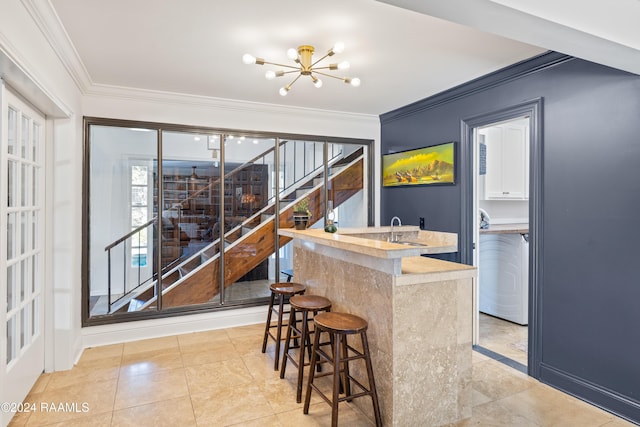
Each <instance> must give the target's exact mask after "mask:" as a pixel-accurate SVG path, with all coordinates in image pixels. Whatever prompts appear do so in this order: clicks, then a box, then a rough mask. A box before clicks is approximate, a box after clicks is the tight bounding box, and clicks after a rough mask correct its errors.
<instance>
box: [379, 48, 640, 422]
mask: <svg viewBox="0 0 640 427" xmlns="http://www.w3.org/2000/svg"><path fill="white" fill-rule="evenodd" d="M554 55H555V56H554ZM559 57H560V55H558V54H548V55H545V56H543V57H540V58H536V59H534V60H533V61H530V62H525V63H522V64H518V65H517V66H515V67H513V68H511V69H507V70H502V71H500V72H499V73H495V74H493V75H489V76H486V77H485V78H481V79H478V80H475V81H473V82H470V83H469V84H468V85H466V86H465V85H463V86H460V87H458V88H454V89H453V90H452V91H450V92H449V93H443V94H441V95H437V96H436V97H433V98H428V99H425V100H423V101H420V102H418V103H415V104H412V105H409V106H407V107H405V108H403V109H399V110H396V111H393V112H390V113H387V114H384V115H383V116H381V123H382V136H381V141H382V142H381V144H382V145H381V152H382V154H386V153H390V152H394V151H400V150H406V149H411V148H419V147H423V146H427V145H433V144H439V143H442V142H446V141H452V140H455V141H460V139H461V136H460V135H461V121H462V120H464V119H468V118H471V117H473V116H477V115H480V114H486V113H490V112H492V111H496V110H499V109H502V108H505V107H509V106H511V105H516V104H519V103H521V102H523V101H528V100H532V99H535V98H543V113H542V117H541V120H542V127H543V132H542V135H543V141H542V144H543V157H542V167H543V172H542V198H541V200H540V201H539V202H540V203H541V204H542V218H541V219H540V220H541V224H542V234H541V237H540V238H541V240H542V241H541V242H540V243H541V245H540V246H541V248H542V253H541V254H540V255H541V258H540V260H541V261H540V266H541V267H542V269H541V276H540V277H541V279H540V282H539V292H538V301H537V303H538V304H539V305H540V307H541V309H540V314H541V319H540V323H539V324H538V328H539V331H540V332H539V333H540V337H541V341H540V348H538V355H539V360H540V362H539V366H537V368H538V369H537V370H536V372H539V377H540V380H541V381H543V382H547V383H549V384H551V385H555V386H556V387H559V388H562V389H564V390H566V391H568V392H570V393H572V394H575V395H577V396H579V397H582V398H584V399H586V400H589V401H592V402H594V403H596V404H598V405H600V406H603V407H605V408H607V409H609V410H611V411H612V412H616V413H618V414H620V415H623V416H625V417H627V418H629V419H631V420H634V421H635V422H638V423H640V327H639V326H640V274H639V271H638V268H637V265H639V264H640V77H639V76H637V75H632V74H629V73H626V72H623V71H619V70H615V69H611V68H608V67H605V66H601V65H598V64H593V63H590V62H586V61H582V60H578V59H572V58H565V59H564V60H562V61H558V60H557V59H558V58H559ZM553 58H555V61H551V62H552V63H553V65H549V66H545V65H544V64H543V63H544V61H545V60H552V59H553ZM541 64H542V65H541ZM527 67H529V68H530V70H529V71H530V72H526V69H527ZM510 73H511V75H512V76H513V75H518V77H517V78H509V75H510ZM461 197H462V194H461V190H460V185H459V184H458V185H456V186H454V187H444V186H441V187H403V188H383V189H382V190H381V220H382V223H383V224H386V223H388V221H389V220H390V218H391V217H392V216H394V215H398V216H399V217H400V218H402V220H403V224H404V223H406V224H417V223H418V217H420V216H424V217H425V218H426V228H428V229H434V230H441V231H451V232H457V233H460V232H461V229H462V224H461Z"/></svg>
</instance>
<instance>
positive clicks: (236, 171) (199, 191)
mask: <svg viewBox="0 0 640 427" xmlns="http://www.w3.org/2000/svg"><path fill="white" fill-rule="evenodd" d="M287 142H288V141H282V142H280V144H279V145H278V147H280V146H282V145H284V144H286V143H287ZM274 150H275V147H271V148H269V149H268V150H266V151H264V152H263V153H262V154H260V155H258V156H256V157H254V158H253V159H251V160H249V161H246V162H244V163H242V164H241V165H240V166H238V167H237V168H234V169H232V170H231V171H230V172H229V173H227V174H225V175H224V179H227V178H230V177H232V176H233V175H234V174H236V173H238V172H240V171H241V170H243V169H245V168H247V167H249V166H251V165H252V164H253V163H255V161H256V160H258V159H259V158H261V157H264V156H266V155H267V154H269V153H270V152H272V151H274ZM219 182H220V177H218V178H217V179H216V180H215V181H211V183H209V185H207V186H206V187H203V188H201V189H199V190H198V191H196V192H195V193H193V194H191V195H190V196H189V197H187V198H185V199H184V200H182V201H181V202H180V205H182V204H183V203H185V202H188V201H190V200H192V199H194V198H195V197H196V196H198V195H199V194H200V193H202V192H203V191H205V190H206V189H208V188H211V187H212V186H213V185H214V184H217V183H219ZM170 210H174V207H173V206H171V207H170V208H169V209H165V211H170ZM157 219H158V216H157V215H156V216H154V217H153V218H151V219H150V220H149V221H147V222H145V223H144V224H142V225H140V226H138V227H137V228H135V229H134V230H132V231H130V232H129V233H127V234H125V235H124V236H122V237H119V238H118V239H116V240H114V241H113V242H111V243H110V244H108V245H107V246H106V247H105V248H104V250H105V251H108V250H109V249H111V248H113V247H115V246H118V245H119V244H120V243H122V242H124V241H125V240H127V239H128V238H129V237H131V236H133V235H134V234H136V233H138V232H140V231H142V230H143V229H145V228H146V227H148V226H149V225H151V223H153V222H155V221H156V220H157Z"/></svg>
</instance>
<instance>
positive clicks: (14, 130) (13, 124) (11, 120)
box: [7, 107, 18, 154]
mask: <svg viewBox="0 0 640 427" xmlns="http://www.w3.org/2000/svg"><path fill="white" fill-rule="evenodd" d="M7 121H8V126H9V132H8V135H7V136H8V140H9V146H8V147H7V151H8V153H9V154H15V152H16V144H17V143H18V142H17V141H16V139H17V138H18V112H17V111H16V110H14V109H12V108H11V107H9V117H8V120H7Z"/></svg>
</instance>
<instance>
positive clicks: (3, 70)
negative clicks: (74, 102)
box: [0, 31, 73, 118]
mask: <svg viewBox="0 0 640 427" xmlns="http://www.w3.org/2000/svg"><path fill="white" fill-rule="evenodd" d="M34 69H35V67H33V66H32V65H31V64H30V63H29V62H28V61H27V60H26V59H25V58H24V57H23V56H22V55H20V51H19V50H18V49H17V48H16V47H15V46H13V45H12V44H11V42H10V41H9V39H8V38H7V37H6V36H5V35H4V34H2V32H1V31H0V74H2V78H3V79H4V80H5V81H6V82H7V83H8V84H9V85H10V86H11V87H12V88H13V89H14V90H15V91H16V92H17V93H19V94H20V95H21V96H23V97H25V98H26V99H28V100H29V102H30V103H32V104H33V105H34V106H35V107H36V108H38V109H39V110H41V111H42V112H43V113H44V114H45V115H47V116H51V117H55V118H70V117H72V116H73V111H72V110H71V109H70V108H69V107H68V106H67V105H65V103H64V102H62V101H61V100H60V99H59V98H58V97H57V96H55V95H54V94H53V93H51V91H49V90H48V89H47V88H46V87H45V85H43V84H42V82H41V81H40V80H39V79H38V78H37V77H36V76H35V75H34V74H33V73H30V72H28V71H27V70H34Z"/></svg>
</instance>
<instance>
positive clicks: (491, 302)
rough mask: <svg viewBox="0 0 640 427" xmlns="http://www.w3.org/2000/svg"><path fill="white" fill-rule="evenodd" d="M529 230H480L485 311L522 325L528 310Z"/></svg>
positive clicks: (481, 303) (481, 295) (481, 301)
mask: <svg viewBox="0 0 640 427" xmlns="http://www.w3.org/2000/svg"><path fill="white" fill-rule="evenodd" d="M528 237H529V236H528V234H520V233H508V234H481V235H480V257H479V258H480V259H479V265H478V276H479V280H478V295H479V308H480V311H481V312H482V313H486V314H490V315H491V316H495V317H499V318H502V319H505V320H509V321H511V322H514V323H518V324H520V325H526V324H527V323H528V321H529V320H528V319H529V317H528V314H529V310H528V308H529V238H528Z"/></svg>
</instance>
